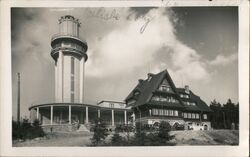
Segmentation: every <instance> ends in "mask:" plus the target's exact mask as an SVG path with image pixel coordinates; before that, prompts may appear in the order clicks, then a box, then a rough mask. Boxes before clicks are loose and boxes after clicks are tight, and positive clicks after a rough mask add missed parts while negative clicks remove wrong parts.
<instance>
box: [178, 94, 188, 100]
mask: <svg viewBox="0 0 250 157" xmlns="http://www.w3.org/2000/svg"><path fill="white" fill-rule="evenodd" d="M180 97H181V98H187V99H188V98H189V95H187V94H180Z"/></svg>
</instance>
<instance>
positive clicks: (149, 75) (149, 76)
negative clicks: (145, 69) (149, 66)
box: [147, 73, 153, 81]
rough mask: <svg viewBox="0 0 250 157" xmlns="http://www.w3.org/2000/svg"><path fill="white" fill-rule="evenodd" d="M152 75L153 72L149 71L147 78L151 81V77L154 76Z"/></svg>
mask: <svg viewBox="0 0 250 157" xmlns="http://www.w3.org/2000/svg"><path fill="white" fill-rule="evenodd" d="M152 76H153V74H152V73H148V78H147V80H148V81H150V80H151V78H152Z"/></svg>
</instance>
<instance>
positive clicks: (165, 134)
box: [158, 121, 174, 145]
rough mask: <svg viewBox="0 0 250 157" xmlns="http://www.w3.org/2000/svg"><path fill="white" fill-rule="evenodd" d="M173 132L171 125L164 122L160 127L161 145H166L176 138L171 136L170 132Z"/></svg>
mask: <svg viewBox="0 0 250 157" xmlns="http://www.w3.org/2000/svg"><path fill="white" fill-rule="evenodd" d="M170 130H171V125H170V124H169V123H168V122H165V121H162V122H161V123H160V126H159V132H158V138H159V144H160V145H165V144H167V142H168V141H170V140H171V139H173V138H174V136H170V135H169V132H170Z"/></svg>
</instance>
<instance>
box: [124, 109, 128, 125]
mask: <svg viewBox="0 0 250 157" xmlns="http://www.w3.org/2000/svg"><path fill="white" fill-rule="evenodd" d="M124 124H125V125H126V124H127V111H126V110H125V111H124Z"/></svg>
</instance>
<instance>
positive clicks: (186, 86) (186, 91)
mask: <svg viewBox="0 0 250 157" xmlns="http://www.w3.org/2000/svg"><path fill="white" fill-rule="evenodd" d="M184 88H185V93H187V94H189V86H188V85H185V87H184Z"/></svg>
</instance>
